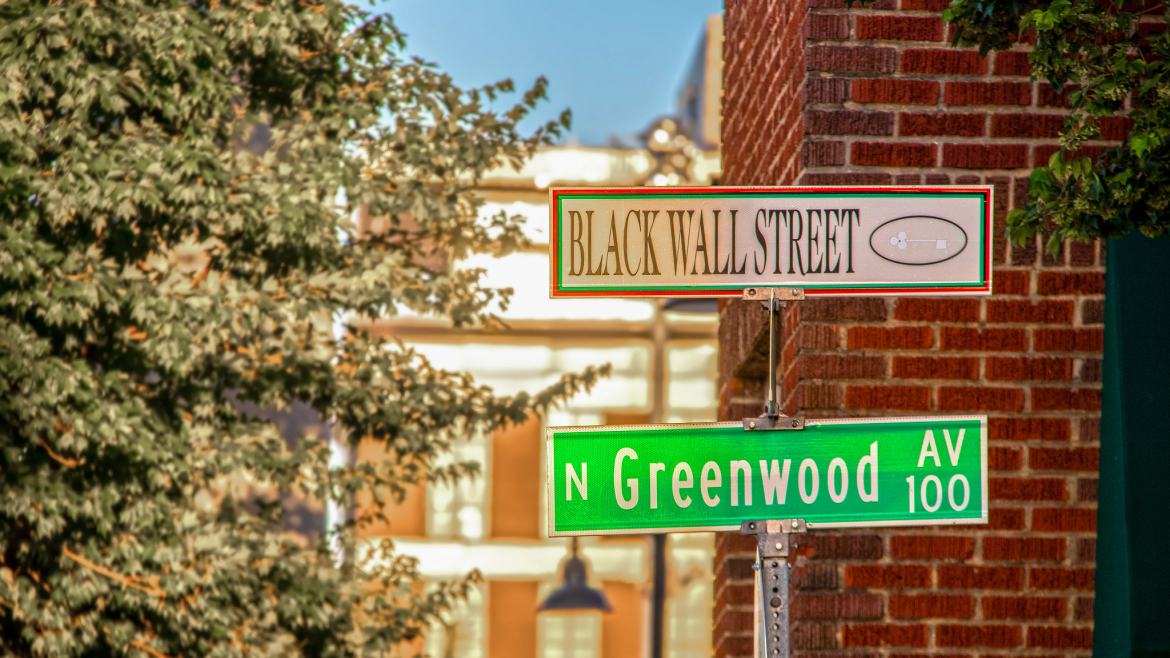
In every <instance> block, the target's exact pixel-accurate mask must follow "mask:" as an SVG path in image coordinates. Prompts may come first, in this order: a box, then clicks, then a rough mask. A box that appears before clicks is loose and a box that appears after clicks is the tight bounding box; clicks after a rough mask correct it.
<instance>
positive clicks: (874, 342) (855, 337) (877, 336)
mask: <svg viewBox="0 0 1170 658" xmlns="http://www.w3.org/2000/svg"><path fill="white" fill-rule="evenodd" d="M933 339H934V332H932V331H931V329H930V327H850V328H849V332H848V336H847V342H848V345H849V349H851V350H890V349H893V350H925V349H930V346H931V344H932V343H933Z"/></svg>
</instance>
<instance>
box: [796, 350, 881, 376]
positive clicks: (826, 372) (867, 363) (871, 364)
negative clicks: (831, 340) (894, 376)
mask: <svg viewBox="0 0 1170 658" xmlns="http://www.w3.org/2000/svg"><path fill="white" fill-rule="evenodd" d="M798 363H799V365H800V374H801V377H802V378H804V379H878V378H884V377H885V376H886V360H885V359H884V358H882V357H880V356H863V355H860V354H850V355H847V356H841V355H837V354H805V355H804V356H802V357H800V360H799V362H798Z"/></svg>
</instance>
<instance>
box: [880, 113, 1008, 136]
mask: <svg viewBox="0 0 1170 658" xmlns="http://www.w3.org/2000/svg"><path fill="white" fill-rule="evenodd" d="M986 123H987V118H986V117H984V116H983V115H982V114H950V113H936V114H910V113H906V112H903V113H902V114H900V115H899V117H898V134H899V135H903V136H908V137H914V136H933V135H955V136H958V137H980V136H982V135H983V127H984V125H985V124H986Z"/></svg>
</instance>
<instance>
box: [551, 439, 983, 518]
mask: <svg viewBox="0 0 1170 658" xmlns="http://www.w3.org/2000/svg"><path fill="white" fill-rule="evenodd" d="M547 443H548V453H547V457H548V474H547V483H548V525H549V528H548V529H549V536H552V537H561V536H569V535H618V534H641V533H646V532H690V531H707V530H737V529H739V527H740V523H741V522H742V521H748V520H759V519H803V520H804V521H806V522H807V524H808V527H809V528H810V529H812V528H845V527H869V526H899V525H944V524H975V523H986V522H987V417H986V416H935V417H926V418H872V419H845V418H841V419H824V420H808V421H806V422H805V429H803V430H785V431H745V430H744V428H743V424H742V423H739V422H735V423H708V424H678V425H629V426H608V427H550V428H549V429H548V430H547Z"/></svg>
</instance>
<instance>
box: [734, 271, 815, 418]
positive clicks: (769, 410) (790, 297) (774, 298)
mask: <svg viewBox="0 0 1170 658" xmlns="http://www.w3.org/2000/svg"><path fill="white" fill-rule="evenodd" d="M743 299H744V301H757V302H761V303H762V304H763V306H764V308H765V309H767V311H768V402H767V405H766V406H765V407H764V413H763V414H761V415H760V416H759V417H757V418H744V419H743V428H744V429H745V430H749V431H750V430H802V429H804V417H803V416H794V417H789V416H786V415H784V413H782V412H781V411H780V409H779V408H778V406H777V404H776V352H777V349H776V333H777V332H776V316H777V311H779V310H780V309H781V308H784V306H785V305H786V303H787V302H790V301H800V300H802V299H804V288H747V289H745V290H744V291H743Z"/></svg>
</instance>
